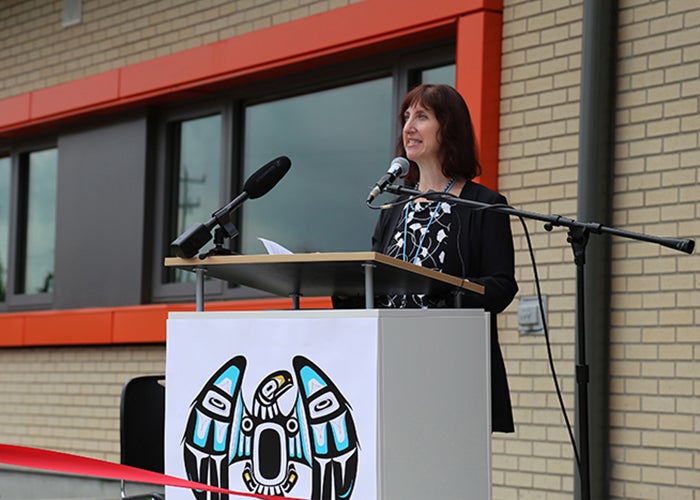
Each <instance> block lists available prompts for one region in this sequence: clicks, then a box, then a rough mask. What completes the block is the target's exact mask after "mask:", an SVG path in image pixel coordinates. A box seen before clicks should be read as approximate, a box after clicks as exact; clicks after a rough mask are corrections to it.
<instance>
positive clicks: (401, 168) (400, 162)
mask: <svg viewBox="0 0 700 500" xmlns="http://www.w3.org/2000/svg"><path fill="white" fill-rule="evenodd" d="M408 167H409V163H408V160H407V159H406V158H402V157H401V156H397V157H396V158H394V159H393V160H391V166H390V167H389V170H387V172H386V174H384V175H383V176H382V178H381V179H379V180H378V181H377V183H376V184H375V185H374V187H373V188H372V190H371V191H370V192H369V196H367V203H372V201H374V199H375V198H376V197H377V196H379V193H381V192H383V191H384V189H386V187H387V186H388V185H389V184H391V183H392V182H394V181H395V180H396V178H397V177H402V176H404V175H406V174H407V173H408Z"/></svg>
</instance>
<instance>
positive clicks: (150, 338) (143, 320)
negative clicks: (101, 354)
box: [0, 297, 332, 347]
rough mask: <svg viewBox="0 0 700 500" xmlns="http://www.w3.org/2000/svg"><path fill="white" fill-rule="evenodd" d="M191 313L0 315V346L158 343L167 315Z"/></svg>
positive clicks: (155, 309) (242, 306)
mask: <svg viewBox="0 0 700 500" xmlns="http://www.w3.org/2000/svg"><path fill="white" fill-rule="evenodd" d="M300 307H301V308H302V309H330V308H331V307H332V304H331V300H330V298H329V297H309V298H302V299H301V301H300ZM291 308H292V301H291V300H290V299H287V298H272V299H256V300H240V301H226V302H206V303H205V311H265V310H275V309H291ZM194 310H195V306H194V304H192V303H188V304H158V305H144V306H133V307H115V308H104V309H84V310H83V309H77V310H69V311H33V312H23V313H6V314H0V347H19V346H41V345H99V344H142V343H161V342H165V337H166V320H167V318H168V313H170V312H172V311H194Z"/></svg>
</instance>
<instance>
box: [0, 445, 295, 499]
mask: <svg viewBox="0 0 700 500" xmlns="http://www.w3.org/2000/svg"><path fill="white" fill-rule="evenodd" d="M0 463H4V464H8V465H16V466H19V467H30V468H32V469H41V470H50V471H55V472H64V473H67V474H76V475H79V476H91V477H100V478H105V479H119V480H124V481H131V482H134V483H145V484H157V485H162V486H176V487H178V488H189V489H192V490H205V491H212V492H214V493H223V494H228V495H236V496H239V497H249V498H251V497H252V498H262V499H269V500H277V499H284V500H302V499H300V498H296V499H295V498H290V497H278V496H270V495H258V494H255V493H247V492H241V491H233V490H227V489H224V488H218V487H216V486H210V485H208V484H202V483H197V482H194V481H188V480H187V479H181V478H179V477H175V476H168V475H166V474H160V473H158V472H152V471H149V470H144V469H139V468H138V467H131V466H128V465H121V464H115V463H113V462H107V461H104V460H97V459H95V458H87V457H81V456H78V455H71V454H69V453H61V452H58V451H50V450H41V449H39V448H27V447H25V446H15V445H10V444H1V443H0Z"/></svg>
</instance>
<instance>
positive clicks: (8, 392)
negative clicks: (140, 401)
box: [0, 345, 165, 462]
mask: <svg viewBox="0 0 700 500" xmlns="http://www.w3.org/2000/svg"><path fill="white" fill-rule="evenodd" d="M161 373H165V346H163V345H158V346H156V345H154V346H150V345H149V346H119V347H104V346H100V347H61V348H55V347H36V348H22V349H0V421H1V422H2V425H0V443H7V444H20V445H23V446H35V447H38V448H48V449H52V450H58V451H65V452H69V453H76V454H79V455H83V456H89V457H94V458H100V459H104V460H110V461H114V462H119V397H120V395H121V390H122V387H123V385H124V383H125V382H126V381H127V380H129V379H130V378H132V377H135V376H138V375H149V374H161Z"/></svg>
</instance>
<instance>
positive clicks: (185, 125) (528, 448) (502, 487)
mask: <svg viewBox="0 0 700 500" xmlns="http://www.w3.org/2000/svg"><path fill="white" fill-rule="evenodd" d="M609 5H610V9H613V10H614V11H615V12H614V14H615V15H614V16H613V17H612V19H613V20H614V25H613V26H612V28H611V29H610V31H609V33H608V35H612V40H614V44H611V45H610V46H609V47H608V50H607V51H606V54H607V57H609V59H610V61H611V67H612V70H611V72H610V76H611V77H612V84H611V86H610V89H611V92H610V94H611V95H610V96H608V98H609V100H608V102H609V103H610V104H609V106H610V107H609V108H608V109H606V110H604V111H603V113H601V114H602V115H603V116H605V117H607V118H606V119H604V120H601V121H600V123H594V124H593V125H594V126H593V127H591V128H592V129H594V130H595V129H596V128H599V129H605V127H609V128H610V131H611V133H610V135H609V137H603V138H602V139H600V140H599V141H598V142H597V143H596V144H597V145H599V146H600V145H601V144H602V145H605V141H606V140H607V141H608V142H609V143H610V144H609V145H608V146H607V147H608V148H609V149H608V150H609V152H610V154H609V155H608V156H609V158H607V161H609V167H608V169H607V171H606V172H603V173H604V174H605V176H603V178H604V179H605V180H604V181H600V185H599V186H594V189H592V191H594V195H595V196H593V195H590V194H586V191H585V190H584V189H582V186H583V185H585V184H586V183H590V182H591V178H590V172H589V171H588V170H586V169H587V168H589V167H588V166H587V165H589V163H588V161H589V158H588V156H587V155H589V152H588V149H586V148H585V147H583V146H582V137H586V133H587V132H586V133H584V128H585V127H588V125H587V120H590V119H591V117H592V116H600V115H596V114H593V112H594V110H593V109H591V108H592V106H591V105H592V104H597V103H599V102H601V100H602V99H601V98H600V96H595V95H594V96H591V95H589V93H588V92H589V89H590V87H588V86H586V85H585V82H586V81H587V80H586V79H587V78H590V77H591V76H590V73H587V71H588V69H587V68H590V67H591V66H587V64H588V62H587V60H586V57H587V55H588V54H589V53H590V52H587V50H589V46H590V45H587V42H588V40H590V38H589V37H591V36H592V35H591V32H592V31H593V30H591V28H590V27H591V23H592V22H594V21H595V20H596V19H597V18H596V17H595V16H593V17H591V15H590V11H587V10H586V8H587V7H588V2H586V4H585V5H584V2H583V1H581V0H556V1H549V0H547V1H545V0H467V1H456V0H434V1H432V2H430V3H428V4H426V3H425V2H419V1H417V0H405V1H402V2H392V1H391V0H360V1H349V0H347V1H346V0H338V1H332V0H322V1H311V0H309V1H306V0H271V1H263V0H235V1H218V0H209V1H201V2H193V1H172V0H171V1H153V2H137V1H129V0H123V1H108V0H82V1H69V0H68V1H62V2H61V1H50V2H42V1H38V0H30V1H26V0H16V1H11V0H0V27H1V28H2V29H0V46H1V47H2V49H3V50H2V51H0V292H1V296H0V346H2V347H1V348H0V416H1V418H2V421H3V424H2V426H0V442H3V443H11V444H20V445H25V446H31V447H38V448H47V449H53V450H59V451H66V452H70V453H75V454H78V455H84V456H90V457H95V458H101V459H106V460H111V461H118V460H119V418H118V417H119V394H120V390H121V387H122V386H123V384H124V383H125V382H126V381H127V380H129V379H130V378H131V377H133V376H136V375H142V374H150V373H163V372H164V369H165V319H166V317H167V313H168V312H169V311H175V310H192V309H193V303H192V302H193V294H194V283H193V282H192V279H191V277H189V276H187V275H185V274H180V273H172V272H165V271H164V270H163V266H162V261H163V258H164V257H165V256H168V255H169V249H168V243H169V242H170V241H172V239H173V238H174V236H177V234H179V233H180V232H181V231H183V230H184V229H185V228H186V227H188V226H189V225H190V224H192V223H195V222H200V221H202V220H206V219H208V218H209V216H210V215H211V213H212V211H213V210H216V209H217V208H218V207H220V206H223V205H225V204H226V203H227V202H228V201H229V200H230V199H232V198H233V197H234V196H235V195H236V194H237V193H238V192H240V188H241V186H242V183H243V181H244V180H245V179H246V178H247V177H248V176H249V175H250V174H251V173H253V172H254V171H255V169H256V168H258V167H259V166H261V165H263V164H264V163H265V162H267V161H269V160H270V159H272V158H274V157H276V156H279V155H288V156H289V157H290V158H291V159H292V167H291V170H290V173H289V174H288V175H287V176H286V177H285V179H283V181H282V182H280V184H279V186H276V187H275V188H274V189H273V190H272V191H271V192H270V193H269V195H266V196H265V198H264V199H261V200H250V201H249V202H247V203H246V205H245V206H244V207H242V208H241V210H240V211H238V212H237V216H236V220H235V224H236V226H237V227H238V228H239V229H240V235H239V237H238V238H236V239H235V240H234V241H232V243H231V244H232V245H233V247H234V250H236V251H240V252H244V253H260V252H262V250H263V249H262V247H261V246H260V245H259V242H258V241H257V238H258V237H266V238H271V239H274V240H277V241H279V242H280V243H282V244H284V245H285V246H288V247H289V248H291V249H292V250H294V251H298V252H301V251H317V250H318V251H333V250H364V249H367V248H368V246H369V233H370V230H371V227H372V226H373V221H374V218H375V216H376V214H375V213H374V212H372V211H370V210H368V209H367V208H366V207H365V206H364V204H363V203H362V200H363V199H364V198H362V197H363V196H366V192H367V190H368V186H371V185H372V183H373V182H374V181H375V180H376V178H378V176H379V175H381V174H382V173H383V172H384V170H385V168H386V166H387V165H388V164H389V161H390V159H391V157H392V151H393V146H394V141H395V137H396V136H397V134H398V130H397V128H396V119H395V114H396V109H397V107H398V104H399V99H400V97H401V96H402V95H403V93H405V91H406V90H407V89H408V88H410V86H412V85H414V84H416V83H420V82H446V83H451V84H453V85H455V86H456V87H457V89H458V90H459V91H460V92H461V93H462V94H463V95H464V97H465V99H466V100H467V102H468V104H469V106H470V109H471V112H472V118H473V120H474V123H475V128H476V132H477V136H478V140H479V144H480V147H481V159H482V163H483V165H484V175H483V176H482V178H481V179H480V181H481V182H483V183H485V184H487V185H489V186H491V187H494V188H497V189H498V190H499V191H501V192H502V193H503V194H505V195H506V196H507V198H508V201H509V202H510V204H511V205H512V206H514V207H516V208H519V209H522V210H526V211H529V212H533V213H539V214H558V215H562V216H563V217H568V218H571V219H577V218H579V217H582V215H581V214H582V206H584V205H585V204H587V205H591V206H592V205H596V204H598V205H600V206H606V207H607V209H606V210H605V211H604V212H603V215H604V217H605V218H604V219H595V220H596V221H598V222H602V223H604V224H606V225H609V226H611V227H615V228H619V229H621V230H624V231H630V232H634V233H639V234H648V235H656V236H664V237H666V236H668V237H678V238H691V239H694V238H696V237H697V235H698V234H700V222H699V221H698V219H699V218H700V202H699V201H698V200H700V188H699V187H698V183H699V182H700V149H699V147H698V146H699V145H700V144H699V143H700V6H697V5H695V2H691V1H689V0H648V1H645V0H619V1H618V2H617V9H615V6H614V5H613V4H609ZM606 13H607V12H606ZM591 19H593V21H591ZM594 69H596V67H595V66H594ZM584 156H585V157H584ZM582 165H583V167H582ZM596 191H599V193H596ZM584 198H586V199H585V200H584ZM358 200H359V202H357V201H358ZM356 202H357V203H356ZM588 213H591V212H584V213H583V217H586V216H587V215H588ZM592 213H596V212H592ZM336 214H338V215H336ZM338 219H340V220H344V221H347V222H344V223H343V224H341V225H339V224H338V223H337V220H338ZM583 220H587V219H583ZM339 226H342V227H339ZM512 227H513V231H514V237H515V244H516V252H517V253H516V264H517V274H518V276H517V277H518V281H519V285H520V292H519V295H518V297H517V298H516V300H515V301H514V302H513V304H512V305H511V306H510V307H509V308H508V309H507V310H506V312H505V313H503V314H502V315H500V317H499V333H500V336H501V344H502V346H503V353H504V358H505V361H506V367H507V370H508V373H509V382H510V386H511V393H512V399H513V406H514V412H515V420H516V432H515V433H514V434H508V435H502V434H495V435H494V436H493V441H492V446H493V484H494V487H493V496H494V498H497V499H515V498H518V499H521V498H542V499H560V498H561V499H563V498H571V497H572V494H573V492H574V491H575V490H578V488H579V487H578V486H577V484H576V483H577V471H576V465H575V462H576V460H575V451H574V449H573V447H572V444H571V442H570V438H569V434H568V432H567V426H566V423H565V418H564V416H563V414H562V410H561V408H560V403H559V401H558V398H557V395H556V390H555V384H554V382H553V376H552V371H551V368H550V363H549V360H548V354H547V343H546V342H545V338H544V336H543V335H538V334H535V333H532V332H531V331H529V330H528V329H527V328H526V325H523V324H522V317H521V315H519V314H518V313H519V309H521V310H522V307H521V306H524V302H526V301H527V300H528V299H531V298H532V297H534V296H535V295H536V293H537V286H536V282H535V274H534V269H535V267H533V265H532V263H531V257H530V252H529V248H528V236H529V238H530V240H531V245H532V249H533V251H532V254H533V256H534V260H535V262H536V270H537V275H538V276H539V281H540V284H541V290H542V294H543V295H544V296H546V315H547V324H548V335H549V340H550V346H551V352H552V365H553V366H555V368H556V377H557V378H556V380H557V381H558V383H559V385H560V386H561V391H562V395H563V398H562V399H563V403H564V406H565V407H566V409H567V413H568V418H569V419H570V420H571V421H572V426H573V425H574V424H575V422H574V421H575V416H576V415H575V408H576V406H577V398H576V390H577V388H576V378H575V376H574V373H575V364H576V358H577V353H576V350H577V338H576V323H577V317H576V308H577V277H576V266H575V265H574V259H573V253H572V248H571V245H570V244H569V243H568V242H567V232H566V230H565V229H563V228H561V227H555V228H554V229H553V230H551V231H548V230H545V228H544V227H543V224H542V223H540V222H536V221H533V220H526V221H525V222H524V224H523V225H521V224H520V223H519V221H518V220H517V219H513V224H512ZM525 227H527V229H528V233H529V235H528V234H526V232H525ZM300 228H303V229H300ZM594 240H595V242H594ZM600 240H604V241H605V242H606V243H604V245H607V246H604V247H603V248H604V250H603V253H602V255H603V256H605V261H606V262H607V263H608V265H609V267H603V268H600V267H595V266H593V267H594V269H595V270H597V272H599V274H598V275H595V274H594V275H593V276H587V278H588V279H587V284H588V285H589V286H590V287H591V288H592V289H593V290H596V291H598V290H602V292H600V293H598V295H600V296H598V297H592V298H590V297H586V298H587V299H589V300H588V304H590V306H591V307H590V310H589V311H588V314H589V316H588V317H587V320H589V319H591V320H592V321H587V323H588V324H589V325H593V326H594V327H595V329H596V331H595V332H594V333H592V334H591V335H590V336H589V339H590V340H591V342H590V343H589V349H590V350H591V353H592V356H591V372H592V373H591V424H592V426H591V427H592V428H591V438H592V439H591V441H592V446H591V449H592V454H591V457H592V458H593V460H592V464H591V470H592V478H593V479H594V482H595V486H594V487H593V491H594V492H595V493H596V495H597V496H594V498H603V497H605V496H607V497H610V498H626V499H629V498H644V499H647V498H677V499H681V498H687V499H693V498H695V495H697V491H699V490H700V472H698V471H700V438H698V436H699V435H700V432H699V431H700V405H699V403H698V401H700V381H699V379H698V376H699V375H698V374H700V330H699V329H698V325H699V324H700V318H699V317H698V305H700V293H699V292H698V291H697V289H698V288H699V286H700V260H699V259H698V257H697V255H695V254H693V255H686V254H684V253H680V252H677V251H674V250H672V249H669V248H666V247H662V246H660V245H658V244H656V243H654V242H648V241H640V240H637V239H630V238H627V237H618V236H612V237H611V236H608V235H597V234H593V235H591V242H592V244H593V246H594V248H593V255H592V259H591V260H594V261H595V259H596V258H598V257H599V256H600V255H601V254H598V253H596V252H598V248H597V247H596V245H600ZM207 248H210V247H207ZM206 293H207V302H208V305H207V307H208V309H220V310H222V309H271V308H280V307H290V303H289V301H288V300H287V299H279V298H273V297H269V296H267V295H265V294H262V293H260V292H256V291H253V290H247V289H242V288H240V287H234V286H229V285H228V284H224V283H216V282H207V285H206ZM601 297H602V298H601ZM302 306H303V307H329V303H328V301H327V300H325V299H306V300H302ZM16 474H17V471H15V470H11V469H4V470H0V482H2V481H3V479H2V478H3V477H5V478H6V479H5V481H12V482H13V483H15V486H13V487H16V486H17V479H16V478H17V475H16ZM53 481H54V484H55V479H53ZM3 488H5V486H4V485H3ZM12 491H18V492H20V493H21V492H22V490H21V489H16V490H12ZM24 492H25V493H26V490H25V491H24Z"/></svg>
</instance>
